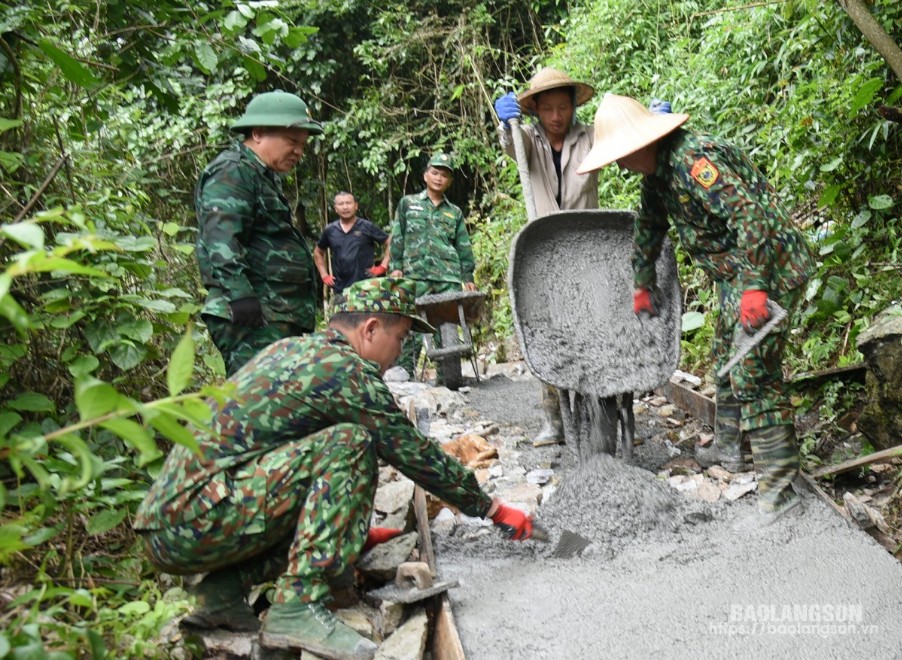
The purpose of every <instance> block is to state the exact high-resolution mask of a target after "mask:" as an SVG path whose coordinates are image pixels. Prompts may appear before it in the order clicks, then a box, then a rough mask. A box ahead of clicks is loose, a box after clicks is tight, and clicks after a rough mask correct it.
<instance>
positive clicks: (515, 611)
mask: <svg viewBox="0 0 902 660" xmlns="http://www.w3.org/2000/svg"><path fill="white" fill-rule="evenodd" d="M468 399H469V404H470V405H471V406H472V407H473V408H475V409H476V410H478V411H479V412H480V413H481V414H482V415H483V416H484V417H487V418H489V419H492V420H494V421H497V422H500V423H502V425H503V424H504V423H515V424H519V425H521V426H523V427H525V428H526V429H527V430H535V429H536V428H537V427H538V425H539V386H538V383H537V382H536V381H534V380H523V381H520V382H515V381H509V380H507V379H501V380H499V379H497V378H496V379H492V380H491V381H487V382H485V383H484V384H483V385H482V386H475V385H474V387H473V390H472V391H471V392H470V393H469V394H468ZM640 425H641V420H640ZM640 436H641V433H640ZM532 451H535V450H532V449H531V448H524V450H523V457H524V459H523V460H525V461H530V460H534V458H533V457H530V452H532ZM754 511H755V496H754V495H751V496H748V497H745V498H743V499H741V500H738V501H736V502H733V503H729V502H717V503H714V504H713V505H712V504H705V503H702V502H700V501H697V500H690V499H688V498H687V497H686V496H684V495H682V494H680V493H677V492H676V491H674V490H672V489H670V488H669V487H668V486H666V485H665V484H664V483H662V482H661V481H659V480H657V479H656V478H655V475H654V474H653V473H651V472H649V471H646V470H643V469H640V468H637V467H633V466H629V465H624V464H623V463H621V462H620V461H618V460H615V459H611V458H609V457H607V456H600V457H598V458H597V459H596V460H594V461H593V462H592V463H591V464H589V465H585V466H582V467H581V468H579V469H571V470H570V471H569V472H568V473H567V474H566V475H565V477H564V482H563V484H562V485H561V487H560V488H558V490H557V491H556V492H555V493H554V494H553V495H552V496H551V498H550V499H549V501H548V502H546V503H544V504H543V505H542V506H541V507H540V509H539V512H538V515H537V517H538V518H539V519H540V520H541V521H542V522H543V524H544V525H545V526H546V527H547V528H548V529H549V530H550V532H551V535H552V543H549V544H547V545H543V544H540V543H537V542H535V541H530V542H525V543H511V542H507V541H502V540H500V539H499V538H498V537H497V536H496V535H494V534H490V535H484V536H481V537H478V538H476V539H475V540H470V541H464V540H463V539H461V538H455V537H454V536H451V537H437V538H436V539H435V544H436V550H437V559H438V566H439V574H440V577H441V579H457V580H460V586H459V587H458V588H456V589H454V590H453V591H452V592H451V598H452V602H453V604H454V606H453V609H454V614H455V617H456V620H457V625H458V629H459V632H460V636H461V641H462V643H463V646H464V649H465V651H466V653H467V658H469V659H470V660H480V659H485V660H497V659H500V658H609V657H620V658H650V657H654V658H700V657H702V658H706V657H717V658H784V657H787V658H788V657H792V658H818V659H820V658H853V657H854V658H902V626H900V621H902V565H900V563H899V562H898V561H896V560H895V559H893V558H892V557H890V556H889V555H888V554H887V553H886V551H885V550H883V549H882V548H881V547H880V546H879V545H877V544H876V543H875V542H874V541H873V540H872V539H871V538H870V537H869V536H867V535H866V534H864V533H863V532H861V531H860V530H857V529H854V528H852V527H851V526H850V525H849V524H848V523H846V522H845V521H844V520H843V519H842V518H841V517H840V516H839V515H837V514H836V513H835V512H833V511H832V510H830V509H829V508H828V507H827V506H826V505H824V504H823V503H821V502H820V501H819V500H817V499H816V498H815V497H814V496H813V495H811V494H807V495H806V497H805V502H804V505H803V509H802V510H801V511H798V512H797V513H796V514H795V515H792V516H791V517H789V518H787V519H786V520H782V521H779V522H778V523H776V524H775V525H773V526H771V527H768V528H765V529H763V530H757V531H754V530H753V531H748V530H746V529H744V527H743V525H744V523H745V521H747V520H748V519H749V518H750V517H751V516H752V515H753V513H754ZM564 529H568V530H571V531H574V532H577V533H579V534H582V535H583V536H586V537H587V538H589V539H591V540H592V544H591V545H590V546H589V547H588V548H587V549H586V551H585V552H584V554H583V555H582V556H580V557H572V558H569V559H556V558H552V557H551V556H550V555H551V552H552V550H553V548H554V541H555V540H556V538H557V536H558V535H559V534H560V531H561V530H564Z"/></svg>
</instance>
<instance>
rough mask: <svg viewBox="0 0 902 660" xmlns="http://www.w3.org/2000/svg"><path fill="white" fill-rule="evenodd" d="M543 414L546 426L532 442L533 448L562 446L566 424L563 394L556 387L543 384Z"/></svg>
mask: <svg viewBox="0 0 902 660" xmlns="http://www.w3.org/2000/svg"><path fill="white" fill-rule="evenodd" d="M542 412H543V413H544V417H545V424H544V426H542V430H541V431H539V434H538V435H537V436H536V437H535V439H534V440H533V441H532V446H533V447H544V446H546V445H560V444H563V442H564V422H563V420H562V419H561V393H560V392H559V391H558V389H557V388H556V387H552V386H551V385H546V384H545V383H542Z"/></svg>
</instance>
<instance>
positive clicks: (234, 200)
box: [194, 150, 256, 300]
mask: <svg viewBox="0 0 902 660" xmlns="http://www.w3.org/2000/svg"><path fill="white" fill-rule="evenodd" d="M249 174H251V173H250V172H249V171H247V170H246V168H244V167H243V166H242V164H241V162H240V157H239V153H238V151H237V150H232V151H227V152H224V153H223V154H221V155H220V156H219V157H218V158H216V159H215V160H214V161H213V162H212V163H210V165H208V166H207V168H206V169H205V170H204V171H203V173H202V174H201V176H200V179H199V180H198V182H197V187H196V189H195V198H194V203H195V210H196V212H197V226H198V235H197V258H198V262H199V264H200V270H201V279H202V281H203V283H204V286H206V287H208V288H209V287H211V286H216V287H218V288H219V289H221V290H222V291H225V292H228V295H229V299H230V300H238V299H240V298H247V297H249V296H253V295H255V293H254V287H253V286H252V284H251V282H250V279H249V277H248V272H249V271H248V265H247V261H246V259H245V256H246V251H245V247H244V246H245V245H246V244H247V235H248V234H249V232H250V231H251V230H252V228H253V224H254V200H255V197H256V187H255V183H254V179H253V176H249Z"/></svg>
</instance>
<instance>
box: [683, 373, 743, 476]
mask: <svg viewBox="0 0 902 660" xmlns="http://www.w3.org/2000/svg"><path fill="white" fill-rule="evenodd" d="M717 394H718V396H717V416H716V417H715V419H714V442H712V443H711V446H710V447H696V448H695V460H696V461H698V464H699V465H701V466H702V467H706V468H709V467H711V466H712V465H720V466H721V467H723V468H724V469H725V470H727V471H728V472H733V473H735V472H745V471H747V470H750V469H751V467H752V466H751V465H749V464H748V463H747V462H746V461H745V458H744V457H743V455H742V431H740V430H739V420H740V418H741V407H740V406H741V404H740V403H739V400H738V399H737V398H736V397H735V396H733V393H732V392H730V393H729V394H727V393H721V392H720V391H719V392H718V393H717Z"/></svg>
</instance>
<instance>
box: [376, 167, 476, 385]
mask: <svg viewBox="0 0 902 660" xmlns="http://www.w3.org/2000/svg"><path fill="white" fill-rule="evenodd" d="M453 176H454V159H453V158H452V157H451V155H450V154H446V153H437V154H435V155H433V156H432V158H430V159H429V163H428V164H427V166H426V171H425V172H424V173H423V180H424V181H425V182H426V189H425V190H424V191H423V192H420V193H417V194H416V195H407V196H406V197H402V198H401V201H400V202H399V203H398V209H397V211H396V212H395V219H394V222H393V223H392V228H391V241H392V243H391V264H392V272H391V274H392V277H401V276H402V275H403V276H404V277H406V278H409V279H413V280H416V282H417V298H420V297H422V296H425V295H428V294H432V293H447V292H448V291H460V290H461V287H463V288H464V289H466V290H467V291H475V290H476V285H475V284H474V283H473V270H474V269H475V268H476V262H475V261H474V259H473V250H472V248H471V247H470V235H469V234H468V233H467V226H466V224H465V223H464V214H463V212H462V211H461V210H460V208H458V207H457V206H455V205H454V204H452V203H451V202H450V201H449V200H448V198H447V197H445V192H446V191H447V190H448V188H450V187H451V182H452V179H453ZM434 340H435V343H436V345H437V346H438V345H440V337H439V336H438V335H436V336H435V338H434ZM422 346H423V340H422V338H421V337H411V339H410V340H409V341H408V342H407V343H406V344H405V345H404V350H403V352H402V353H401V358H400V360H398V366H401V367H403V368H404V369H405V370H406V371H407V372H408V373H409V374H410V375H413V373H414V370H415V369H416V364H417V360H418V358H419V355H420V351H421V349H422Z"/></svg>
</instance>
